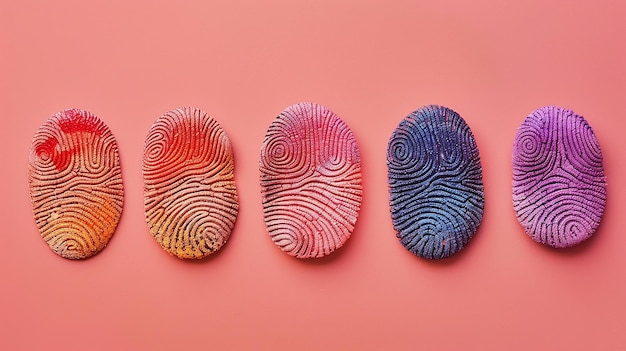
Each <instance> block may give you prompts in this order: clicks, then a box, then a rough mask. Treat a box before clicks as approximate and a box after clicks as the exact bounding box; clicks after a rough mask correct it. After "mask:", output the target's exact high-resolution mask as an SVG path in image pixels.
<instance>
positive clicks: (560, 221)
mask: <svg viewBox="0 0 626 351" xmlns="http://www.w3.org/2000/svg"><path fill="white" fill-rule="evenodd" d="M512 163H513V208H514V209H515V213H516V215H517V219H518V220H519V222H520V224H521V225H522V227H523V228H524V230H525V231H526V233H527V234H528V235H529V236H530V237H531V238H533V240H535V241H537V242H539V243H542V244H544V245H548V246H552V247H556V248H564V247H570V246H573V245H576V244H578V243H580V242H582V241H584V240H586V239H588V238H589V237H590V236H591V235H592V234H593V233H594V232H595V231H596V229H597V228H598V226H599V225H600V220H601V219H602V215H603V213H604V208H605V205H606V179H605V177H604V166H603V161H602V151H601V150H600V144H599V143H598V140H597V139H596V136H595V134H594V132H593V130H592V129H591V126H589V124H588V123H587V121H586V120H585V119H584V118H583V117H582V116H580V115H578V114H576V113H575V112H574V111H571V110H568V109H565V108H562V107H557V106H547V107H542V108H539V109H537V110H535V111H533V112H532V113H531V114H530V115H529V116H528V117H526V119H525V120H524V122H523V123H522V125H521V126H520V127H519V129H518V130H517V133H516V135H515V141H514V143H513V160H512Z"/></svg>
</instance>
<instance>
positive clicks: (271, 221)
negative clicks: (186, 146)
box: [260, 103, 362, 258]
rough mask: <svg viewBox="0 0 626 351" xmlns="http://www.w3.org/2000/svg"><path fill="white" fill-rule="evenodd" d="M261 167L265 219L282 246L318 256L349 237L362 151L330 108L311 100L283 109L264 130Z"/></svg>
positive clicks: (291, 252)
mask: <svg viewBox="0 0 626 351" xmlns="http://www.w3.org/2000/svg"><path fill="white" fill-rule="evenodd" d="M260 171H261V189H262V195H263V213H264V218H265V224H266V226H267V229H268V231H269V233H270V236H271V238H272V240H273V241H274V243H275V244H276V245H278V246H279V247H280V248H281V249H282V250H283V251H285V252H286V253H287V254H289V255H291V256H295V257H297V258H317V257H322V256H325V255H328V254H330V253H331V252H333V251H335V250H336V249H338V248H339V247H341V246H342V245H343V244H344V243H345V242H346V240H348V238H349V237H350V234H351V233H352V231H353V229H354V225H355V223H356V220H357V216H358V213H359V208H360V206H361V194H362V186H361V157H360V153H359V147H358V145H357V142H356V139H355V137H354V135H353V134H352V131H351V130H350V128H349V127H348V126H347V125H346V124H345V123H344V122H343V121H342V120H341V119H340V118H339V117H338V116H337V115H336V114H335V113H333V112H332V111H330V110H329V109H328V108H326V107H324V106H321V105H317V104H314V103H298V104H295V105H292V106H290V107H288V108H287V109H285V110H284V111H283V112H282V113H281V114H280V115H279V116H278V117H277V118H276V119H275V120H274V122H272V124H271V125H270V127H269V129H268V130H267V134H266V135H265V140H264V142H263V146H262V148H261V157H260Z"/></svg>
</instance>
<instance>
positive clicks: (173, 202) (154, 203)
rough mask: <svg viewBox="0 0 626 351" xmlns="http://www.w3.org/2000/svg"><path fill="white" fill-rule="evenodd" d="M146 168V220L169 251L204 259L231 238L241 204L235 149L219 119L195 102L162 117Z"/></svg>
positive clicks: (150, 141)
mask: <svg viewBox="0 0 626 351" xmlns="http://www.w3.org/2000/svg"><path fill="white" fill-rule="evenodd" d="M142 170H143V179H144V207H145V214H146V221H147V223H148V226H149V228H150V233H151V234H152V235H153V236H154V238H155V239H156V241H157V242H158V243H159V244H160V245H161V246H162V247H163V249H164V250H165V251H167V252H169V253H170V254H171V255H175V256H177V257H179V258H184V259H201V258H204V257H207V256H208V255H210V254H212V253H214V252H216V251H218V250H219V249H220V248H221V247H222V246H223V245H224V244H225V243H226V241H227V240H228V238H229V237H230V234H231V232H232V230H233V227H234V225H235V220H236V218H237V212H238V209H239V204H238V200H237V189H236V187H235V179H234V157H233V150H232V147H231V143H230V140H229V139H228V136H227V135H226V133H225V132H224V130H223V129H222V128H221V127H220V125H219V124H218V123H217V121H216V120H215V119H213V118H211V117H209V115H208V114H207V113H206V112H204V111H202V110H199V109H197V108H191V107H185V108H179V109H175V110H172V111H169V112H167V113H166V114H164V115H163V116H161V117H159V118H158V119H157V120H156V122H155V123H154V125H153V126H152V128H150V131H149V132H148V136H147V137H146V143H145V147H144V157H143V167H142Z"/></svg>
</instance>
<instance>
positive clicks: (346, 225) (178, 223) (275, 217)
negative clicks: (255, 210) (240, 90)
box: [28, 103, 606, 259]
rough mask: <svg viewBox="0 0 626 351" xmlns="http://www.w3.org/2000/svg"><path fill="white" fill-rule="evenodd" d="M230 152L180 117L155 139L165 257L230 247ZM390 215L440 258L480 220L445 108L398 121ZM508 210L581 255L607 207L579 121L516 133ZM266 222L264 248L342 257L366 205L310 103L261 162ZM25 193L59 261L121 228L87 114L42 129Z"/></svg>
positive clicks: (155, 206)
mask: <svg viewBox="0 0 626 351" xmlns="http://www.w3.org/2000/svg"><path fill="white" fill-rule="evenodd" d="M234 165H235V163H234V159H233V151H232V147H231V142H230V140H229V138H228V137H227V135H226V133H225V132H224V130H223V129H222V128H221V127H220V125H219V124H218V123H217V121H216V120H215V119H213V118H211V117H209V115H208V114H207V113H205V112H203V111H201V110H199V109H197V108H188V107H186V108H179V109H175V110H172V111H169V112H167V113H166V114H164V115H163V116H161V117H159V118H158V119H157V120H156V122H155V123H154V125H153V126H152V127H151V128H150V130H149V132H148V135H147V137H146V140H145V147H144V154H143V165H142V172H143V179H144V205H145V216H146V221H147V223H148V227H149V230H150V233H151V234H152V236H153V237H154V239H155V240H156V242H158V243H159V244H160V245H161V246H162V247H163V249H164V250H165V251H167V252H168V253H170V254H171V255H175V256H177V257H179V258H182V259H202V258H205V257H207V256H208V255H210V254H212V253H214V252H216V251H217V250H219V249H220V248H221V247H222V246H223V245H224V244H225V243H226V241H227V240H228V238H229V236H230V234H231V232H232V230H233V227H234V225H235V220H236V218H237V213H238V208H239V202H238V198H237V186H236V184H235V179H234ZM387 166H388V182H389V184H388V187H389V192H390V197H389V204H390V210H391V217H392V222H393V226H394V228H395V230H396V232H397V237H398V238H399V239H400V242H401V243H402V245H403V246H404V247H405V248H406V249H407V250H409V251H411V252H413V253H414V254H416V255H417V256H420V257H424V258H427V259H441V258H445V257H449V256H451V255H454V254H455V253H457V252H459V251H460V250H461V249H463V247H465V246H466V245H467V244H468V242H469V241H470V239H471V238H472V236H473V235H474V234H475V233H476V231H477V229H478V226H479V225H480V223H481V220H482V217H483V207H484V201H485V198H484V192H483V177H482V167H481V160H480V155H479V150H478V148H477V145H476V141H475V139H474V136H473V134H472V131H471V130H470V127H469V126H468V125H467V123H466V122H465V121H464V120H463V118H461V116H459V114H458V113H456V112H455V111H453V110H451V109H449V108H446V107H442V106H436V105H431V106H426V107H422V108H420V109H418V110H416V111H414V112H412V113H411V114H409V115H408V116H407V117H406V118H404V119H403V120H402V121H401V122H400V124H399V125H398V127H397V128H396V129H395V130H394V132H393V133H392V135H391V137H390V139H389V143H388V147H387ZM512 166H513V207H514V209H515V212H516V214H517V218H518V220H519V222H520V224H521V225H522V227H523V228H524V230H525V231H526V232H527V233H528V235H529V236H530V237H531V238H533V239H534V240H535V241H537V242H540V243H542V244H545V245H549V246H552V247H556V248H564V247H569V246H573V245H576V244H578V243H580V242H582V241H584V240H586V239H587V238H589V237H590V236H591V235H592V234H593V233H594V232H595V230H596V229H597V227H598V225H599V223H600V220H601V218H602V214H603V212H604V207H605V203H606V179H605V176H604V170H603V163H602V153H601V150H600V146H599V144H598V141H597V139H596V137H595V135H594V133H593V130H592V129H591V127H590V126H589V124H588V123H587V122H586V120H585V119H584V118H583V117H582V116H580V115H577V114H576V113H574V112H573V111H571V110H568V109H564V108H560V107H554V106H550V107H543V108H540V109H537V110H535V111H534V112H532V113H531V114H530V115H529V116H528V117H527V118H526V119H525V120H524V122H523V123H522V125H521V126H520V127H519V129H518V130H517V134H516V136H515V140H514V144H513V157H512ZM259 169H260V182H261V189H262V190H261V192H262V201H263V214H264V220H265V224H266V227H267V231H268V232H269V236H270V238H271V240H272V241H273V242H274V243H275V244H276V245H277V246H278V247H279V248H280V249H282V250H283V251H284V252H286V253H287V254H289V255H291V256H294V257H297V258H318V257H323V256H326V255H329V254H331V253H332V252H334V251H335V250H337V249H339V248H340V247H341V246H343V245H344V243H345V242H346V240H348V238H349V237H350V235H351V233H352V232H353V229H354V226H355V223H356V221H357V217H358V214H359V209H360V206H361V198H362V192H363V188H362V184H361V178H362V175H361V156H360V151H359V145H358V144H357V141H356V138H355V137H354V135H353V133H352V131H351V130H350V128H349V127H348V126H347V125H346V124H345V123H344V122H343V121H342V120H341V119H340V118H339V117H338V116H337V115H336V114H335V113H333V112H332V111H331V110H329V109H328V108H326V107H324V106H321V105H318V104H314V103H298V104H295V105H292V106H290V107H288V108H287V109H285V110H284V111H283V112H281V113H280V115H279V116H278V117H277V118H276V119H275V120H274V121H273V122H272V123H271V125H270V126H269V128H268V130H267V134H266V135H265V139H264V142H263V145H262V147H261V154H260V158H259ZM28 180H29V186H30V195H31V200H32V206H33V213H34V217H35V221H36V223H37V227H38V229H39V232H40V234H41V237H42V238H43V239H44V240H45V242H46V243H48V245H49V246H50V248H51V249H52V250H53V251H54V252H55V253H57V254H58V255H60V256H62V257H65V258H68V259H84V258H87V257H90V256H93V255H95V254H96V253H98V252H100V251H101V250H102V249H103V248H104V247H105V246H106V245H107V243H108V241H109V239H110V238H111V236H112V235H113V233H114V231H115V228H116V226H117V224H118V221H119V219H120V214H121V212H122V204H123V197H124V189H123V185H122V173H121V169H120V162H119V155H118V148H117V143H116V141H115V138H114V136H113V134H112V133H111V131H110V130H109V128H108V127H107V126H106V125H105V124H104V123H103V122H102V121H101V120H100V119H99V118H98V117H96V116H95V115H93V114H92V113H90V112H87V111H83V110H79V109H69V110H65V111H61V112H59V113H57V114H55V115H53V116H52V117H51V118H50V119H48V120H46V121H45V122H44V123H43V125H42V126H41V127H40V128H39V130H38V131H37V132H36V134H35V137H34V139H33V142H32V146H31V149H30V158H29V175H28Z"/></svg>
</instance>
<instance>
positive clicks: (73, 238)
mask: <svg viewBox="0 0 626 351" xmlns="http://www.w3.org/2000/svg"><path fill="white" fill-rule="evenodd" d="M28 181H29V188H30V196H31V201H32V205H33V213H34V216H35V222H36V223H37V227H38V228H39V232H40V234H41V236H42V238H43V239H44V240H45V241H46V242H47V243H48V245H50V248H51V249H52V250H53V251H54V252H55V253H56V254H58V255H60V256H62V257H65V258H68V259H84V258H87V257H91V256H93V255H95V254H96V253H98V252H100V251H101V250H102V249H103V248H104V247H105V246H106V245H107V243H108V242H109V239H111V236H112V235H113V232H114V231H115V228H116V227H117V223H118V222H119V219H120V215H121V213H122V203H123V187H122V173H121V170H120V161H119V155H118V151H117V143H116V142H115V138H114V137H113V134H112V133H111V131H110V130H109V128H108V127H107V126H106V125H105V124H104V123H103V122H102V121H101V120H100V119H99V118H98V117H96V116H95V115H93V114H91V113H90V112H87V111H83V110H78V109H70V110H65V111H61V112H59V113H57V114H55V115H54V116H52V117H51V118H50V119H48V120H47V121H45V122H44V123H43V124H42V125H41V127H40V128H39V130H38V131H37V132H36V133H35V137H34V138H33V142H32V145H31V148H30V156H29V171H28Z"/></svg>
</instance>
